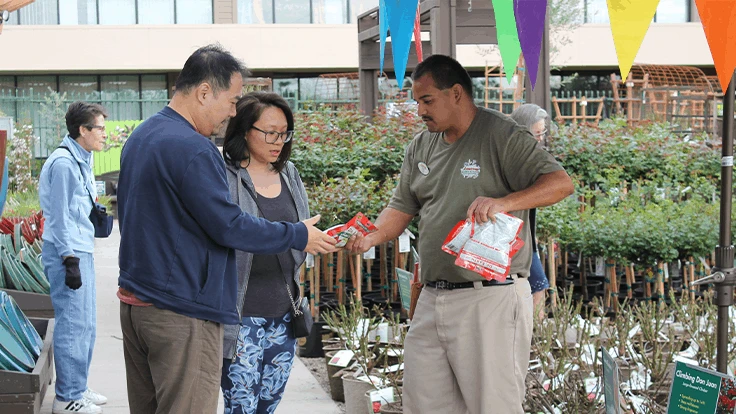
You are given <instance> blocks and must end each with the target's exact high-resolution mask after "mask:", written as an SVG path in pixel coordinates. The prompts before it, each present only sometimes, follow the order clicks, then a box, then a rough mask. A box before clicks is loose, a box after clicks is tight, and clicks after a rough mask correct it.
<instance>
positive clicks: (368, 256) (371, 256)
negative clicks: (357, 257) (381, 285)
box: [363, 246, 376, 260]
mask: <svg viewBox="0 0 736 414" xmlns="http://www.w3.org/2000/svg"><path fill="white" fill-rule="evenodd" d="M375 258H376V247H375V246H373V247H371V248H370V249H369V250H368V251H367V252H365V253H363V259H365V260H373V259H375Z"/></svg>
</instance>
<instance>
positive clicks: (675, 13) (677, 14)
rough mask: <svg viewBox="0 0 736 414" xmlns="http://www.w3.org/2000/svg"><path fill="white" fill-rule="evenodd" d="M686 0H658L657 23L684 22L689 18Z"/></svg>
mask: <svg viewBox="0 0 736 414" xmlns="http://www.w3.org/2000/svg"><path fill="white" fill-rule="evenodd" d="M689 17H690V13H689V10H688V0H660V1H659V6H657V15H656V16H655V18H654V20H655V21H656V22H657V23H686V22H688V21H689V20H690V19H689Z"/></svg>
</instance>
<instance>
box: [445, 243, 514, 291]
mask: <svg viewBox="0 0 736 414" xmlns="http://www.w3.org/2000/svg"><path fill="white" fill-rule="evenodd" d="M522 246H524V241H523V240H521V239H520V238H518V237H517V238H516V239H514V241H513V242H512V243H511V244H509V245H508V247H503V248H499V247H495V246H489V245H487V244H484V243H482V242H480V241H477V240H475V239H470V240H468V242H467V243H465V246H463V249H462V250H461V251H460V254H458V256H457V259H455V264H456V265H458V266H460V267H462V268H463V269H468V270H470V271H473V272H475V273H478V274H480V275H481V276H483V277H484V278H485V279H486V280H498V281H504V280H506V278H507V277H508V276H509V271H510V270H511V258H512V257H513V256H514V255H515V254H516V253H517V252H518V251H519V249H521V247H522Z"/></svg>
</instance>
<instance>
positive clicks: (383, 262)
mask: <svg viewBox="0 0 736 414" xmlns="http://www.w3.org/2000/svg"><path fill="white" fill-rule="evenodd" d="M380 250H381V257H380V262H381V270H380V272H379V274H380V275H381V290H382V292H381V295H382V296H383V297H384V298H387V300H390V299H388V288H389V286H388V283H389V282H388V279H387V278H386V265H387V264H388V258H387V257H386V256H387V255H388V248H387V246H386V243H383V244H382V245H381V249H380Z"/></svg>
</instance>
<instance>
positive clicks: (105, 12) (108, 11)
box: [99, 0, 135, 24]
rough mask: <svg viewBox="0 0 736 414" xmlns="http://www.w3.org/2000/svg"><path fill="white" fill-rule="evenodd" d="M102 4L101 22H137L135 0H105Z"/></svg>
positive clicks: (100, 3)
mask: <svg viewBox="0 0 736 414" xmlns="http://www.w3.org/2000/svg"><path fill="white" fill-rule="evenodd" d="M99 5H100V24H135V0H104V1H100V2H99Z"/></svg>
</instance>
